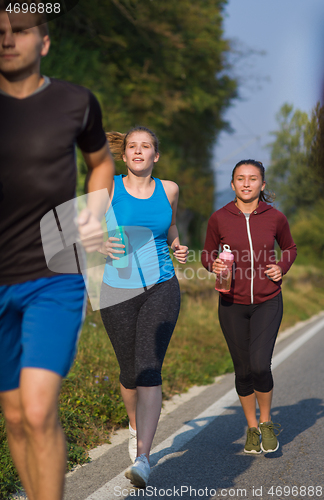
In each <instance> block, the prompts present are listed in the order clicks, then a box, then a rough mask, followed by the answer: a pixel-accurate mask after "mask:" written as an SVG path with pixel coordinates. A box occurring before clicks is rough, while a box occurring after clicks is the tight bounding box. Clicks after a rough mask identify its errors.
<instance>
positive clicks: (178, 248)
mask: <svg viewBox="0 0 324 500" xmlns="http://www.w3.org/2000/svg"><path fill="white" fill-rule="evenodd" d="M172 250H173V255H174V256H175V258H176V259H177V261H178V262H180V264H185V263H186V262H187V257H188V253H189V251H188V247H186V246H184V245H175V246H174V248H173V249H172Z"/></svg>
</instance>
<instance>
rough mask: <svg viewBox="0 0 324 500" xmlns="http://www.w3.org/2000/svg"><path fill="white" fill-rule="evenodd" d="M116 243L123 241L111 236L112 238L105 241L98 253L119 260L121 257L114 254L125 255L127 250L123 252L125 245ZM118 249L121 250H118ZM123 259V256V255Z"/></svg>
mask: <svg viewBox="0 0 324 500" xmlns="http://www.w3.org/2000/svg"><path fill="white" fill-rule="evenodd" d="M115 241H121V240H120V238H115V237H114V236H110V238H108V240H107V241H105V242H104V243H103V244H102V245H101V247H100V248H99V250H98V252H100V253H102V254H103V255H108V256H109V257H111V258H112V259H115V260H116V259H117V260H119V257H117V256H115V255H113V253H114V254H116V253H121V254H124V253H125V250H123V249H124V248H125V245H123V244H122V243H114V242H115ZM118 248H119V249H120V250H117V249H118ZM121 257H122V255H121Z"/></svg>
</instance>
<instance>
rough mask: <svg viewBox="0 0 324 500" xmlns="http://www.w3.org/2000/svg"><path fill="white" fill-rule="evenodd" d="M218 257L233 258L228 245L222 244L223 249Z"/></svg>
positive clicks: (223, 258)
mask: <svg viewBox="0 0 324 500" xmlns="http://www.w3.org/2000/svg"><path fill="white" fill-rule="evenodd" d="M219 258H220V259H222V260H231V261H233V260H234V255H233V254H232V252H231V249H230V246H229V245H223V251H222V253H220V254H219Z"/></svg>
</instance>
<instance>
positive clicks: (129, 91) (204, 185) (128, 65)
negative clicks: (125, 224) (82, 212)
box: [43, 0, 236, 217]
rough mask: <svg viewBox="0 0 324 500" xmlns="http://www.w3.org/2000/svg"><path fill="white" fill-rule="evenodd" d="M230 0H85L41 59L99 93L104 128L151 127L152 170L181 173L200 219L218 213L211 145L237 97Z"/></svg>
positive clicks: (59, 24) (185, 204)
mask: <svg viewBox="0 0 324 500" xmlns="http://www.w3.org/2000/svg"><path fill="white" fill-rule="evenodd" d="M225 3H226V0H204V1H203V2H196V1H194V0H177V1H176V2H174V0H163V1H157V0H100V1H99V0H96V1H92V2H91V4H90V3H89V2H88V1H85V0H81V1H80V2H79V4H78V6H77V7H76V8H75V9H73V10H71V11H70V13H68V14H66V15H64V16H62V17H60V18H58V19H57V20H55V21H53V22H52V23H51V26H50V30H51V36H52V40H53V51H52V55H51V54H50V55H49V56H48V58H47V59H45V60H44V64H43V72H44V73H45V74H49V75H50V76H55V77H58V78H63V79H67V80H70V81H73V82H75V83H79V84H82V85H85V86H87V87H89V88H90V89H92V90H93V91H94V92H95V93H96V95H97V97H98V98H99V100H100V102H101V105H102V108H103V118H104V126H105V128H106V129H107V130H119V131H122V132H123V131H126V130H128V129H129V128H131V127H133V126H135V125H138V124H141V125H145V126H148V127H150V128H152V129H153V130H155V132H156V133H157V134H158V136H159V137H160V140H161V150H162V155H161V159H160V161H159V163H158V165H157V168H156V175H157V176H158V177H162V178H163V177H165V178H169V179H173V180H175V181H176V182H177V183H178V184H179V185H180V190H181V197H180V208H182V209H183V210H185V209H186V210H187V211H190V213H191V214H194V215H195V216H198V217H208V216H209V215H210V212H211V211H212V203H213V176H212V171H211V165H210V163H211V156H212V147H213V145H214V143H215V140H216V138H217V135H218V133H219V132H220V131H221V130H222V129H224V128H225V127H226V126H227V125H226V123H225V122H224V120H223V118H222V117H223V114H224V112H225V110H226V108H227V107H228V106H229V104H230V103H231V101H232V100H233V98H234V97H235V96H236V81H235V80H234V79H233V78H230V77H229V76H228V75H227V73H226V70H227V63H226V55H227V53H228V51H229V45H228V43H227V42H226V41H225V40H224V39H223V32H222V9H223V7H224V5H225ZM122 168H123V166H122V165H118V171H121V169H122Z"/></svg>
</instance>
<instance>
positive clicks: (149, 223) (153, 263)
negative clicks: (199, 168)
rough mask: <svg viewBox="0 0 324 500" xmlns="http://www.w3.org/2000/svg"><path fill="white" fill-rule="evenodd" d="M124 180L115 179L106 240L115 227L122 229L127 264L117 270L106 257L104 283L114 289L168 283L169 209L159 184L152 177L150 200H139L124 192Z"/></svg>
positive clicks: (169, 269) (170, 209)
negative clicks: (152, 189)
mask: <svg viewBox="0 0 324 500" xmlns="http://www.w3.org/2000/svg"><path fill="white" fill-rule="evenodd" d="M123 177H125V176H124V175H115V176H114V181H115V186H114V195H113V199H112V203H111V205H110V207H109V209H108V211H107V213H106V215H105V218H106V223H107V229H108V235H109V236H115V234H116V228H117V226H123V227H124V231H125V233H126V237H127V241H126V243H127V246H128V249H127V256H128V263H127V267H125V268H120V269H119V268H116V267H114V266H113V259H111V258H110V257H107V261H106V266H105V271H104V277H103V281H104V283H106V284H107V285H109V286H111V287H114V288H143V287H145V286H149V285H153V284H155V283H161V282H163V281H167V280H169V279H170V278H172V277H173V276H174V274H175V272H174V267H173V264H172V260H171V258H170V254H169V247H168V244H167V236H168V231H169V228H170V225H171V221H172V208H171V205H170V202H169V200H168V198H167V195H166V193H165V191H164V188H163V185H162V182H161V181H160V179H156V178H155V177H154V181H155V188H154V192H153V194H152V196H151V197H150V198H146V199H141V198H135V197H134V196H132V195H130V194H129V193H128V192H127V191H126V188H125V186H124V182H123ZM116 256H118V254H116Z"/></svg>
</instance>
